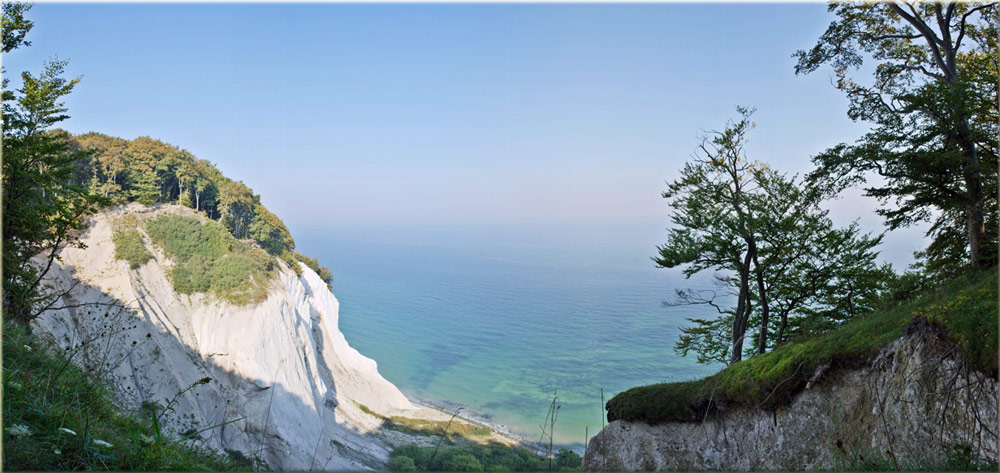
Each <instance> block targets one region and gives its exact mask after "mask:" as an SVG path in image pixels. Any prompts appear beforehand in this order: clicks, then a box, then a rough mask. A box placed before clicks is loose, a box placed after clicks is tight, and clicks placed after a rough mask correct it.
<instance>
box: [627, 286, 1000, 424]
mask: <svg viewBox="0 0 1000 473" xmlns="http://www.w3.org/2000/svg"><path fill="white" fill-rule="evenodd" d="M916 317H926V319H927V320H929V321H930V322H931V323H933V324H936V325H938V326H940V327H942V328H943V329H944V330H945V331H946V333H947V336H948V337H949V338H950V339H951V340H952V341H954V342H955V343H957V344H958V345H959V346H960V347H961V348H962V349H963V350H964V352H965V354H966V356H967V357H968V359H969V363H970V366H972V367H973V368H975V369H977V370H980V371H983V372H986V373H990V374H992V376H993V377H994V378H996V376H997V324H998V320H997V270H996V269H992V270H986V271H980V272H977V273H972V274H968V275H965V276H962V277H959V278H956V279H954V280H952V281H949V282H947V283H945V284H943V285H942V286H941V287H940V288H938V289H937V290H934V291H930V292H927V293H924V295H923V296H922V297H919V298H916V299H915V300H912V301H909V302H903V303H899V304H897V305H895V306H893V307H887V308H885V309H883V310H880V311H876V312H874V313H871V314H868V315H865V316H861V317H858V318H856V319H854V320H852V321H850V322H849V323H846V324H844V325H843V326H841V327H839V328H837V329H835V330H833V331H831V332H829V333H826V334H823V335H819V336H815V337H813V338H810V339H806V340H803V341H799V342H797V343H792V344H788V345H785V346H782V347H779V348H778V349H776V350H774V351H772V352H769V353H765V354H763V355H758V356H754V357H752V358H750V359H747V360H745V361H742V362H739V363H736V364H733V365H731V366H729V367H727V368H726V369H723V370H722V371H720V372H718V373H716V374H715V375H713V376H710V377H707V378H704V379H700V380H695V381H684V382H676V383H663V384H654V385H650V386H641V387H636V388H632V389H629V390H626V391H624V392H622V393H620V394H618V395H617V396H615V397H613V398H611V400H609V401H608V403H607V408H608V419H609V420H616V419H621V420H628V421H645V422H647V423H657V422H671V421H677V422H693V421H699V420H701V419H703V418H704V416H705V415H706V412H708V411H711V410H713V409H716V408H719V407H725V406H728V405H743V406H756V407H760V408H764V409H775V408H777V407H779V406H783V405H787V404H789V403H790V402H791V400H792V398H793V397H794V396H795V394H797V393H798V392H800V391H801V390H802V389H803V388H804V387H805V385H806V383H807V382H808V380H809V378H810V377H811V376H812V375H813V373H814V372H815V371H816V370H817V368H819V367H820V366H822V365H824V364H829V365H830V368H833V369H836V368H843V367H853V366H859V365H860V364H862V363H864V362H866V361H868V360H870V359H871V358H872V357H873V356H874V355H875V354H877V353H878V351H879V350H880V349H881V348H882V347H884V346H886V345H887V344H888V343H889V342H891V341H892V340H895V339H897V338H899V337H900V336H902V335H903V327H904V326H905V325H906V324H907V323H909V322H910V321H912V320H914V318H916Z"/></svg>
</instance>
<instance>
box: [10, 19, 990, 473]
mask: <svg viewBox="0 0 1000 473" xmlns="http://www.w3.org/2000/svg"><path fill="white" fill-rule="evenodd" d="M29 9H30V5H27V4H12V3H5V4H4V6H3V33H4V34H3V53H4V54H9V53H11V52H12V51H14V50H16V49H17V48H19V47H23V46H27V45H28V44H29V43H28V42H27V41H25V38H26V35H27V34H28V32H29V31H30V30H31V28H32V26H33V25H32V23H31V21H30V20H29V19H28V18H27V17H26V16H25V15H26V13H27V12H28V10H29ZM945 10H946V11H945ZM830 11H831V13H832V14H833V15H834V16H835V19H834V22H833V23H832V24H831V25H830V28H829V29H828V30H827V31H826V32H825V33H824V34H823V35H822V36H821V37H820V39H819V41H818V42H817V45H816V46H815V47H814V48H812V49H810V50H805V51H799V52H798V53H797V54H796V58H797V60H798V63H797V65H796V71H795V72H796V73H802V74H808V73H812V72H814V71H816V70H819V69H821V68H823V67H827V66H829V67H832V68H833V71H834V74H835V75H836V77H837V81H836V82H835V83H834V85H835V86H836V87H837V88H838V89H839V90H841V91H843V92H844V93H845V95H846V96H847V98H848V99H849V101H850V108H849V112H848V115H849V117H850V118H851V119H854V120H864V121H866V122H868V123H871V124H872V130H871V131H870V132H869V133H868V134H866V135H865V136H863V137H861V138H860V139H859V140H858V141H857V142H855V143H853V144H841V145H838V146H835V147H833V148H831V149H828V150H825V151H822V152H821V153H820V154H818V155H816V156H815V157H814V158H813V161H814V163H815V164H816V169H815V171H814V172H812V173H810V174H809V175H808V176H805V177H804V178H803V179H802V180H799V179H798V178H797V177H794V176H793V177H788V176H786V175H784V174H781V173H780V172H777V171H776V170H773V169H771V168H770V167H769V166H767V165H766V164H765V163H761V162H758V161H754V160H752V159H750V158H749V157H747V156H746V154H745V153H744V151H743V144H744V142H745V138H746V135H747V133H748V132H749V131H750V130H752V128H753V126H754V125H753V122H751V121H750V116H751V115H752V113H753V112H752V109H748V108H740V109H739V113H740V117H739V118H738V119H737V120H735V121H733V122H730V123H729V124H728V126H727V128H726V129H725V130H724V131H721V132H717V133H710V134H709V135H708V136H707V137H706V138H705V140H704V141H703V142H702V147H701V148H700V150H701V153H698V155H697V156H696V157H695V158H694V159H693V160H692V161H691V162H689V163H688V164H687V165H686V166H685V168H684V169H683V170H682V173H681V176H682V177H681V179H679V180H678V181H675V182H673V183H669V187H668V190H667V191H666V192H665V193H664V197H665V198H667V199H668V200H669V205H670V206H671V207H672V208H673V210H674V214H673V215H672V218H673V219H674V228H673V229H672V230H671V231H670V233H668V239H667V242H666V243H665V244H664V245H662V246H661V247H660V248H659V253H658V255H657V257H656V258H655V260H656V262H657V263H658V264H659V265H660V266H663V267H667V268H674V267H681V268H684V270H685V272H686V273H687V274H694V273H696V272H699V271H716V272H718V273H720V274H723V275H726V276H724V277H723V278H722V279H721V280H720V281H721V282H722V284H724V285H727V286H728V288H730V289H731V290H732V291H733V293H734V295H737V301H736V303H735V304H734V305H732V306H729V305H726V304H723V303H721V302H719V301H716V300H715V299H714V298H708V297H705V296H704V295H701V294H697V293H694V292H690V291H687V292H685V291H680V292H678V293H677V300H676V303H677V304H709V305H712V306H714V307H716V308H717V309H718V311H719V313H720V317H719V318H717V319H713V320H693V323H694V325H693V326H692V327H690V328H689V329H687V330H685V333H684V335H683V336H682V337H681V339H680V341H679V342H678V345H677V347H676V348H677V350H678V351H680V352H682V353H684V354H687V353H691V352H693V353H694V354H696V355H697V356H698V357H699V359H700V360H703V361H723V362H726V363H727V364H728V365H729V366H728V367H727V368H726V369H724V370H722V371H720V372H719V373H717V374H716V375H713V376H711V377H709V378H706V379H703V380H697V381H690V382H682V383H667V384H658V385H652V386H645V387H638V388H633V389H631V390H627V391H625V392H623V393H621V394H619V395H618V396H616V397H614V398H612V399H611V400H610V401H609V402H608V404H607V408H608V415H609V418H611V419H628V420H644V421H647V422H659V421H667V420H676V421H692V420H697V419H699V418H701V417H702V416H703V415H704V414H705V413H706V412H709V411H710V410H711V409H712V407H713V404H712V403H721V402H726V403H730V404H739V405H747V406H757V407H760V408H774V407H777V406H780V405H783V404H786V403H788V402H789V401H790V400H791V399H792V397H793V396H794V395H795V394H796V393H797V392H799V391H801V390H802V389H803V387H804V386H805V384H806V383H807V381H808V379H809V376H811V375H812V373H814V372H815V371H816V370H817V369H819V368H820V367H821V366H823V365H826V364H829V365H830V367H831V369H836V368H838V367H850V366H856V365H858V364H860V363H864V362H866V361H868V360H870V358H871V357H872V356H873V355H874V354H875V353H876V352H877V351H878V349H879V348H881V347H883V346H885V345H886V344H887V343H889V342H890V341H892V340H893V339H895V338H898V337H899V336H900V335H901V334H902V333H903V331H904V330H905V327H906V326H907V325H908V324H911V323H913V321H914V320H919V321H924V320H925V321H927V322H929V323H930V324H933V325H935V326H938V327H940V328H941V329H943V332H944V333H945V334H946V336H947V337H948V338H949V339H950V340H952V341H953V342H954V343H956V344H957V345H958V346H959V347H960V348H961V349H962V351H963V352H964V354H965V355H966V356H967V357H968V360H969V363H970V366H971V367H972V368H974V369H977V370H980V371H983V372H985V373H988V374H990V375H991V376H993V377H994V378H996V376H997V318H996V314H997V277H998V276H997V272H996V269H995V266H996V263H997V229H998V222H997V217H998V215H997V214H998V212H997V192H998V189H997V165H998V150H997V142H996V136H997V134H998V133H997V122H998V117H1000V113H998V100H997V82H998V73H997V71H998V64H997V60H996V58H997V57H998V55H997V32H996V29H995V28H994V27H991V26H990V25H995V24H996V23H997V15H998V8H997V7H996V5H995V4H944V5H938V4H925V5H921V6H919V7H916V8H914V9H912V11H909V12H907V11H902V10H899V9H898V6H893V5H891V4H846V3H845V4H832V5H831V6H830ZM935 17H936V18H938V19H942V20H941V21H936V22H934V21H932V19H933V18H935ZM967 20H968V21H967ZM933 24H936V25H938V28H939V31H934V29H933V28H931V27H928V25H933ZM921 25H922V26H923V27H921ZM925 36H926V37H927V38H925ZM929 36H934V38H930V39H931V41H923V40H925V39H928V38H929ZM963 39H964V40H965V43H964V45H962V44H960V43H961V42H962V41H963ZM872 57H874V58H875V59H876V63H877V67H876V68H875V71H874V74H875V75H874V79H875V80H874V83H872V85H864V83H862V82H860V78H859V77H854V76H852V74H853V73H854V71H857V70H858V66H860V65H861V64H862V59H863V58H865V59H871V58H872ZM65 66H66V62H64V61H58V60H53V61H50V62H48V63H47V64H45V66H44V68H43V69H42V71H41V72H40V73H38V74H37V75H33V74H31V73H27V72H25V73H23V74H22V79H23V80H24V85H23V87H22V88H21V89H18V90H16V91H15V90H11V89H10V88H9V87H8V85H7V82H6V81H5V82H4V87H3V104H4V107H3V125H4V130H3V133H4V140H3V158H4V159H3V181H4V182H3V185H4V194H3V283H4V294H3V323H4V333H3V337H4V352H3V358H4V368H5V369H4V377H3V393H4V406H3V415H4V467H5V468H9V469H21V468H25V469H50V468H51V469H71V468H72V469H75V468H81V469H233V468H243V469H245V468H256V467H258V466H259V465H255V464H254V462H252V461H250V460H248V459H246V458H243V457H242V456H241V455H238V454H233V455H230V456H227V455H221V456H220V455H217V454H214V453H210V452H203V451H199V450H196V449H192V448H189V447H187V446H185V445H184V442H183V439H182V440H171V439H167V438H165V437H164V436H162V435H161V434H160V432H159V431H158V430H157V429H156V422H155V420H156V414H155V413H152V414H151V413H149V412H140V413H125V412H122V411H121V410H120V409H118V408H117V407H115V406H114V405H113V404H112V403H111V402H110V401H108V398H109V395H108V393H107V391H106V390H104V388H102V387H101V385H100V380H99V377H98V376H95V375H94V374H93V373H91V372H87V371H84V370H82V369H80V368H78V367H77V366H75V365H74V364H72V363H69V362H68V361H67V360H66V358H65V355H63V354H61V353H55V352H52V351H51V350H49V349H47V348H46V347H45V346H44V344H42V343H41V342H39V340H38V339H36V338H35V337H34V336H33V335H31V334H30V331H29V330H28V325H27V323H28V322H30V321H31V320H32V319H33V318H34V317H36V316H37V315H38V314H39V313H41V312H42V311H44V310H46V308H47V307H51V303H52V301H53V300H55V298H58V296H59V295H58V294H53V293H52V292H51V291H50V290H48V289H47V288H45V286H44V284H42V276H44V274H45V272H46V268H47V266H46V264H44V263H43V265H42V266H41V267H39V266H38V265H37V264H35V263H32V262H31V261H30V260H31V258H33V257H35V256H36V255H42V256H43V258H44V260H45V261H46V262H47V263H48V264H51V263H52V262H53V261H54V260H55V258H56V255H57V252H58V250H60V249H61V248H64V247H66V246H67V245H73V244H76V238H77V236H78V235H79V232H80V231H81V230H82V229H83V228H84V225H85V222H86V218H87V217H88V216H89V215H91V214H92V213H93V212H95V211H99V210H100V209H103V208H107V207H108V206H111V205H116V204H123V203H128V202H138V203H141V204H147V205H151V204H157V203H175V204H180V205H183V206H187V207H189V208H191V209H193V210H194V211H196V212H199V213H201V215H202V216H203V217H204V218H205V219H207V220H206V221H204V222H201V221H199V220H197V219H188V218H172V217H161V218H160V219H156V220H152V221H149V222H143V223H142V225H144V227H143V230H144V231H146V232H148V233H149V235H150V237H151V239H153V240H154V243H155V244H157V245H158V246H160V247H161V248H163V249H164V251H166V252H168V253H170V254H171V255H173V256H174V257H177V258H178V259H179V261H181V263H182V264H181V265H179V266H178V269H177V271H176V273H175V274H171V277H172V278H173V279H174V283H175V285H176V286H178V290H179V291H181V292H185V291H187V292H191V293H193V292H209V293H213V294H215V295H216V296H218V297H222V298H225V299H228V300H230V301H231V302H234V303H252V302H254V301H256V300H258V298H259V297H260V293H259V292H255V291H250V292H241V288H242V285H241V283H243V282H245V281H247V280H260V279H261V278H260V277H259V276H261V275H266V274H267V273H268V272H269V271H271V270H272V269H273V266H272V265H273V262H274V258H280V259H282V260H284V261H286V262H288V263H290V264H291V266H292V267H293V268H296V267H297V265H296V264H294V263H295V262H296V261H302V262H304V263H306V264H307V265H308V266H309V267H311V268H312V269H314V270H315V271H317V272H318V273H319V274H320V275H321V277H322V278H323V279H324V280H326V281H327V283H328V284H329V283H330V281H331V279H332V278H331V274H330V272H329V270H328V269H326V268H324V267H320V266H319V264H318V262H317V261H316V260H314V259H311V258H308V257H305V256H303V255H301V254H298V253H297V252H295V244H294V240H293V239H292V237H291V235H290V233H289V231H288V229H287V228H286V227H285V225H284V223H282V222H281V220H280V219H278V217H277V216H275V215H274V214H273V213H271V212H270V211H268V210H267V209H266V208H265V207H264V206H263V205H262V204H261V201H260V196H258V195H256V194H254V193H253V192H252V190H251V189H250V188H249V187H247V186H246V185H245V184H243V183H241V182H236V181H233V180H231V179H228V178H226V177H225V176H223V175H222V173H221V172H219V170H218V169H217V168H216V167H215V166H214V165H212V164H211V163H209V162H207V161H205V160H201V159H198V158H196V157H194V156H193V155H191V154H190V153H188V152H186V151H184V150H183V149H180V148H177V147H175V146H172V145H168V144H166V143H162V142H160V141H158V140H155V139H152V138H148V137H141V138H137V139H134V140H125V139H121V138H115V137H110V136H107V135H103V134H100V133H86V134H83V135H78V136H72V135H70V134H69V133H66V132H64V131H62V130H59V129H58V128H56V127H55V125H57V124H58V123H59V122H61V121H63V120H65V119H66V118H67V117H68V115H67V110H66V108H65V107H64V105H63V100H64V98H65V96H67V95H68V94H70V93H71V92H72V90H73V87H74V86H75V85H76V84H77V83H78V82H79V80H80V79H72V80H67V79H65V78H63V77H62V76H63V74H64V70H65ZM856 79H857V80H856ZM872 175H878V176H880V177H881V180H876V181H868V180H866V179H867V177H869V176H872ZM859 185H862V186H867V187H864V191H865V193H866V194H867V195H869V196H872V197H875V198H878V199H880V200H881V201H882V202H883V203H885V204H886V207H885V208H884V209H883V210H881V211H880V212H879V213H880V215H881V216H882V217H884V219H885V222H886V224H887V225H888V226H889V227H890V228H898V227H903V226H907V225H912V224H914V223H916V222H919V221H929V222H931V223H932V227H931V230H930V232H929V235H928V236H929V237H930V240H931V243H930V245H929V246H928V247H927V248H926V249H924V250H923V251H921V252H920V253H919V254H918V256H919V258H920V259H919V262H918V264H917V265H915V266H914V267H913V268H910V270H908V271H907V272H906V273H904V274H896V273H894V272H893V271H892V270H891V269H890V268H888V267H886V266H884V265H883V266H880V265H878V264H876V259H875V258H876V256H877V251H875V248H876V246H877V245H878V243H879V242H880V238H879V237H878V236H871V235H863V234H861V233H860V231H859V230H858V229H857V227H856V226H853V225H851V226H848V227H844V228H837V227H835V226H834V225H833V224H832V222H830V219H829V218H828V217H827V213H826V212H825V211H823V210H822V208H821V207H820V203H821V202H823V201H824V200H825V199H829V198H832V197H834V196H836V195H837V194H838V193H839V192H840V191H843V190H844V189H847V188H850V187H854V186H859ZM137 228H139V227H131V228H129V227H127V226H125V227H122V228H120V231H118V232H116V234H115V236H114V239H115V244H116V247H117V253H118V256H119V257H120V258H121V259H123V260H125V261H128V262H129V265H130V266H131V267H133V268H137V267H141V265H142V264H144V263H145V262H146V261H148V260H149V258H150V256H151V255H150V254H148V250H146V248H145V246H144V245H143V243H142V238H141V235H139V234H138V232H137V231H136V229H137ZM205 252H207V253H205ZM202 253H205V254H202ZM206 254H207V255H208V256H207V257H206V256H205V255H206ZM231 256H232V257H231ZM189 263H190V264H189ZM744 341H747V343H746V346H744ZM744 358H746V359H744ZM706 399H711V401H710V402H706ZM403 456H405V455H401V454H400V455H395V457H396V458H401V457H403ZM472 456H473V457H474V456H475V455H472ZM484 458H485V457H484ZM462 460H463V461H461V462H460V461H458V460H457V459H456V460H455V461H454V462H452V463H449V465H450V467H452V468H455V469H459V467H461V469H472V470H475V469H476V467H475V462H472V461H469V459H468V458H463V459H462ZM397 463H400V464H398V465H395V467H396V468H400V469H410V468H411V465H410V464H409V463H406V462H405V461H398V462H397ZM402 463H405V464H402ZM421 466H422V467H423V468H426V469H440V468H444V467H445V465H444V464H441V465H437V464H432V463H428V464H424V465H420V464H417V463H416V462H414V463H413V465H412V467H414V468H420V467H421ZM479 467H480V468H482V464H480V465H479Z"/></svg>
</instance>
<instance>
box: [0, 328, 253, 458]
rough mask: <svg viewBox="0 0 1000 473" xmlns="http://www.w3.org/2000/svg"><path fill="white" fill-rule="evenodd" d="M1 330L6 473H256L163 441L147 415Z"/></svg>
mask: <svg viewBox="0 0 1000 473" xmlns="http://www.w3.org/2000/svg"><path fill="white" fill-rule="evenodd" d="M3 329H4V330H3V427H4V432H3V469H4V470H43V471H44V470H183V471H192V470H249V469H252V468H253V464H251V463H250V462H248V461H246V459H236V458H232V457H230V456H228V455H220V454H216V453H213V452H208V451H205V450H200V449H197V448H194V447H191V446H188V445H185V444H183V443H181V442H176V441H174V440H172V439H168V438H165V437H164V438H158V436H157V435H156V430H155V428H154V426H153V424H152V421H151V418H150V416H149V415H145V416H137V415H134V414H131V413H127V412H124V411H122V410H121V409H119V408H118V407H116V406H115V405H114V404H112V403H111V402H110V401H109V399H110V396H109V393H108V392H107V390H106V389H104V388H103V387H102V385H101V383H99V382H97V380H96V379H95V377H94V376H90V375H88V374H87V373H85V372H84V371H83V370H82V369H80V368H79V367H77V366H76V365H74V364H73V363H67V362H66V359H65V355H63V354H61V353H54V352H51V351H49V350H48V349H46V348H45V346H44V344H42V343H39V341H38V340H37V339H36V338H35V337H34V336H32V335H31V334H29V333H28V331H27V330H25V328H24V327H21V326H19V325H17V324H16V323H12V322H6V323H5V324H4V327H3ZM168 415H173V414H172V413H170V414H168ZM61 429H68V430H69V431H71V432H67V431H65V430H61ZM104 443H106V444H110V446H108V445H105V444H104Z"/></svg>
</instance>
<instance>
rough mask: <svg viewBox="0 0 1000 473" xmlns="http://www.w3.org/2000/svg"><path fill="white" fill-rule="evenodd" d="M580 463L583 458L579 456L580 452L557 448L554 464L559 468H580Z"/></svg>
mask: <svg viewBox="0 0 1000 473" xmlns="http://www.w3.org/2000/svg"><path fill="white" fill-rule="evenodd" d="M582 464H583V458H581V457H580V454H578V453H576V452H574V451H572V450H570V449H568V448H564V449H562V450H559V453H558V454H557V455H556V465H557V466H558V467H559V469H560V470H561V469H563V468H580V465H582Z"/></svg>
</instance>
